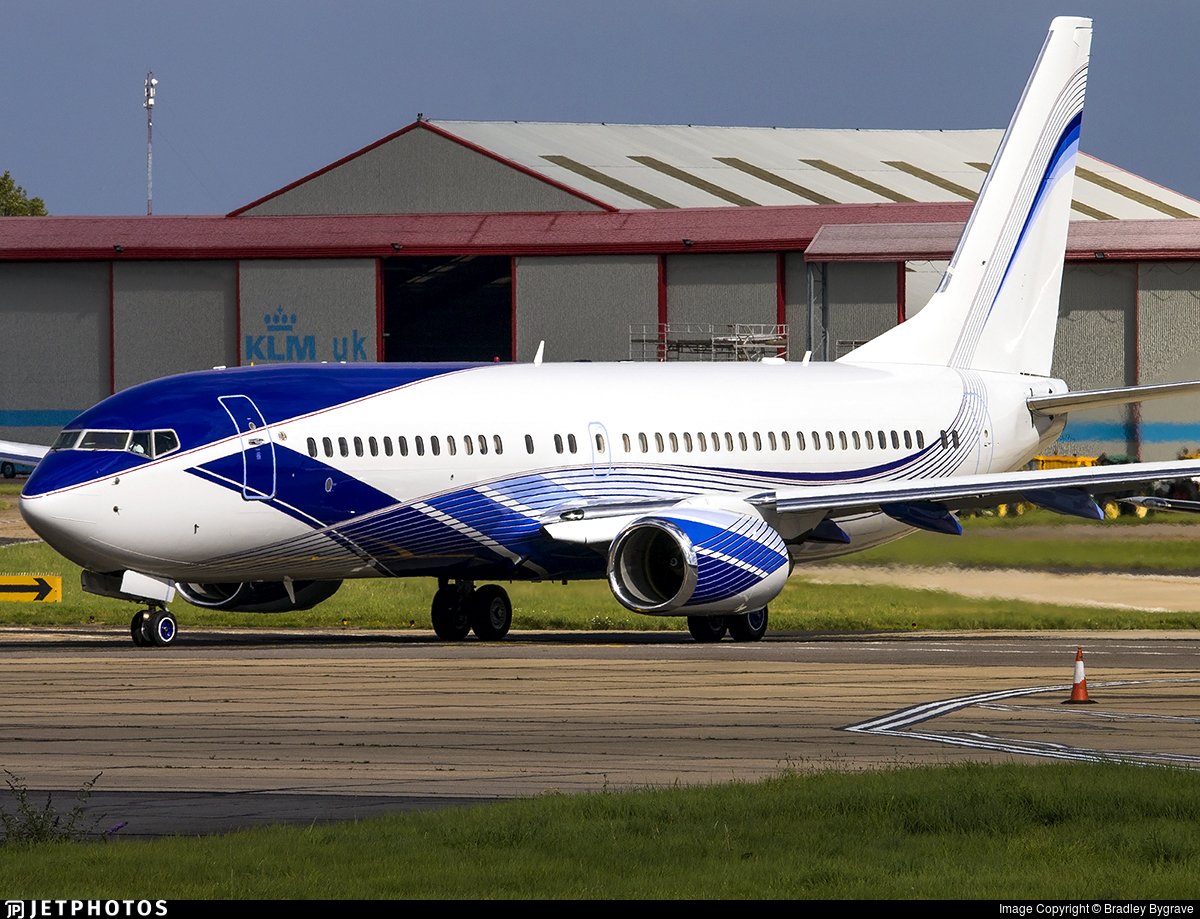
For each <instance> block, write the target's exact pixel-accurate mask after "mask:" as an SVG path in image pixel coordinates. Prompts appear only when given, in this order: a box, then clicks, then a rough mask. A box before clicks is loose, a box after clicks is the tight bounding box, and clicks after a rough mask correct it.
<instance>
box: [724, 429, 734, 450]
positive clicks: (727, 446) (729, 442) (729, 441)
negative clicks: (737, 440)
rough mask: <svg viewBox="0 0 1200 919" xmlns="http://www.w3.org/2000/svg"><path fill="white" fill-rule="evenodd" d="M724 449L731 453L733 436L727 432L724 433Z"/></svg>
mask: <svg viewBox="0 0 1200 919" xmlns="http://www.w3.org/2000/svg"><path fill="white" fill-rule="evenodd" d="M725 449H726V450H729V451H730V452H733V435H732V434H730V433H729V432H728V431H726V432H725Z"/></svg>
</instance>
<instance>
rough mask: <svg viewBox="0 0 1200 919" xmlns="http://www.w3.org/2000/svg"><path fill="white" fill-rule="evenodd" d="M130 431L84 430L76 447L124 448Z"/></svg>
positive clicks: (81, 448) (98, 448)
mask: <svg viewBox="0 0 1200 919" xmlns="http://www.w3.org/2000/svg"><path fill="white" fill-rule="evenodd" d="M131 433H132V432H131V431H84V432H83V437H82V438H80V441H79V443H78V444H77V445H76V449H79V450H124V449H125V446H126V444H128V443H129V435H130V434H131Z"/></svg>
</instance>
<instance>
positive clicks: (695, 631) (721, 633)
mask: <svg viewBox="0 0 1200 919" xmlns="http://www.w3.org/2000/svg"><path fill="white" fill-rule="evenodd" d="M687 622H688V631H689V632H691V633H692V638H694V639H696V641H700V642H705V643H709V642H714V641H720V640H721V639H722V638H724V637H725V628H726V626H725V617H724V616H688V617H687Z"/></svg>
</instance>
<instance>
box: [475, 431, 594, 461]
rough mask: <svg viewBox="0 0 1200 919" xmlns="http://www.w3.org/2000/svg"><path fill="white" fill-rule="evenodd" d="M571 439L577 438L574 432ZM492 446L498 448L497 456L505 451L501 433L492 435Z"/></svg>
mask: <svg viewBox="0 0 1200 919" xmlns="http://www.w3.org/2000/svg"><path fill="white" fill-rule="evenodd" d="M571 439H572V440H574V439H575V435H574V434H572V435H571ZM492 446H493V447H495V448H496V455H497V456H499V455H500V454H501V453H503V452H504V442H503V441H502V440H500V435H499V434H493V435H492ZM572 452H574V448H572Z"/></svg>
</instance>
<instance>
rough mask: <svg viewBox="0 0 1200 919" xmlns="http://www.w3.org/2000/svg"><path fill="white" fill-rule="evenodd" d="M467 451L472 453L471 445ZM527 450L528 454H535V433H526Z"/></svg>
mask: <svg viewBox="0 0 1200 919" xmlns="http://www.w3.org/2000/svg"><path fill="white" fill-rule="evenodd" d="M467 452H468V453H470V452H471V448H470V447H467ZM525 452H526V453H528V454H530V455H532V454H533V435H531V434H526V435H525Z"/></svg>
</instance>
